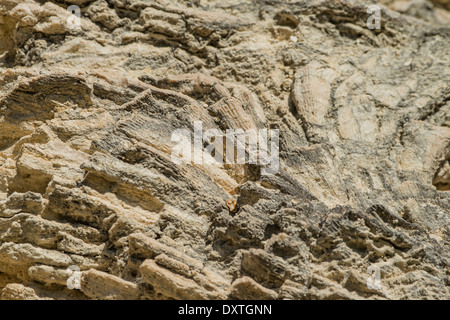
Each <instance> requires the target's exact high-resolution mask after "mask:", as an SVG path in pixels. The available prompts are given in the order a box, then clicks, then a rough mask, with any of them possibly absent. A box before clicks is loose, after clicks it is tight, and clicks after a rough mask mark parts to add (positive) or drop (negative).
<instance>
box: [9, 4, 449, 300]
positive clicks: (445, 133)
mask: <svg viewBox="0 0 450 320" xmlns="http://www.w3.org/2000/svg"><path fill="white" fill-rule="evenodd" d="M375 3H376V2H375V1H356V0H323V1H321V0H294V1H285V0H283V1H282V0H263V1H256V0H254V1H251V0H230V1H218V0H199V1H187V0H186V1H184V0H179V1H175V0H173V1H169V0H167V1H166V0H155V1H146V0H140V1H131V0H97V1H89V0H76V1H75V0H72V1H62V0H61V1H59V0H57V1H39V0H25V1H23V0H0V59H1V60H0V298H1V299H449V298H450V293H449V285H450V283H449V282H450V269H449V262H450V260H449V259H450V250H449V241H450V229H449V213H450V196H449V190H450V166H449V161H450V55H449V53H450V27H449V26H450V12H449V11H448V9H449V8H450V7H449V6H450V2H449V1H448V0H432V1H426V0H412V1H403V0H399V1H388V0H384V1H381V2H380V3H379V4H378V5H379V6H380V8H381V18H382V19H381V29H380V30H369V29H368V28H367V26H366V20H367V18H368V17H369V14H368V13H367V7H368V6H370V5H372V4H375ZM68 4H76V5H79V6H80V7H81V28H80V29H76V28H71V27H70V25H68V23H67V20H68V19H69V18H70V17H71V13H70V12H68V11H67V10H66V8H67V6H68ZM194 121H202V123H203V128H204V129H217V130H220V131H223V132H224V131H225V130H226V129H238V128H242V129H244V130H245V129H256V128H272V129H279V130H280V150H279V151H280V170H279V172H278V173H277V174H276V175H272V176H271V175H261V166H260V165H246V164H244V165H242V164H241V165H223V166H215V165H207V164H204V165H199V164H195V165H192V164H180V165H177V164H175V163H174V162H173V161H172V159H171V150H172V148H173V147H174V145H175V143H174V142H173V141H172V140H171V135H172V133H173V132H174V131H175V130H177V129H187V130H190V131H191V132H192V131H193V123H194ZM233 199H234V200H235V202H233ZM227 200H228V202H227ZM230 200H231V202H230ZM70 266H77V267H78V268H79V270H80V271H79V272H78V273H74V272H73V271H71V269H68V268H69V267H70ZM373 267H376V268H378V269H379V270H380V280H381V287H378V288H374V287H373V286H368V285H367V283H366V281H367V279H368V278H369V276H370V275H371V274H369V273H368V272H369V270H368V268H373ZM74 275H79V276H80V277H79V280H80V289H69V288H68V287H67V285H66V284H67V280H68V279H69V278H70V277H71V276H74Z"/></svg>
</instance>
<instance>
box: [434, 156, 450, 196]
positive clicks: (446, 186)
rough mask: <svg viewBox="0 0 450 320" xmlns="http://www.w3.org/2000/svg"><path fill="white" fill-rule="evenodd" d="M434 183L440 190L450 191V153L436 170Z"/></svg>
mask: <svg viewBox="0 0 450 320" xmlns="http://www.w3.org/2000/svg"><path fill="white" fill-rule="evenodd" d="M433 185H434V186H435V187H436V189H438V190H440V191H450V153H449V154H447V156H446V157H445V160H444V161H443V162H442V163H441V165H440V166H439V168H438V170H437V171H436V173H435V175H434V177H433Z"/></svg>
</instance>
